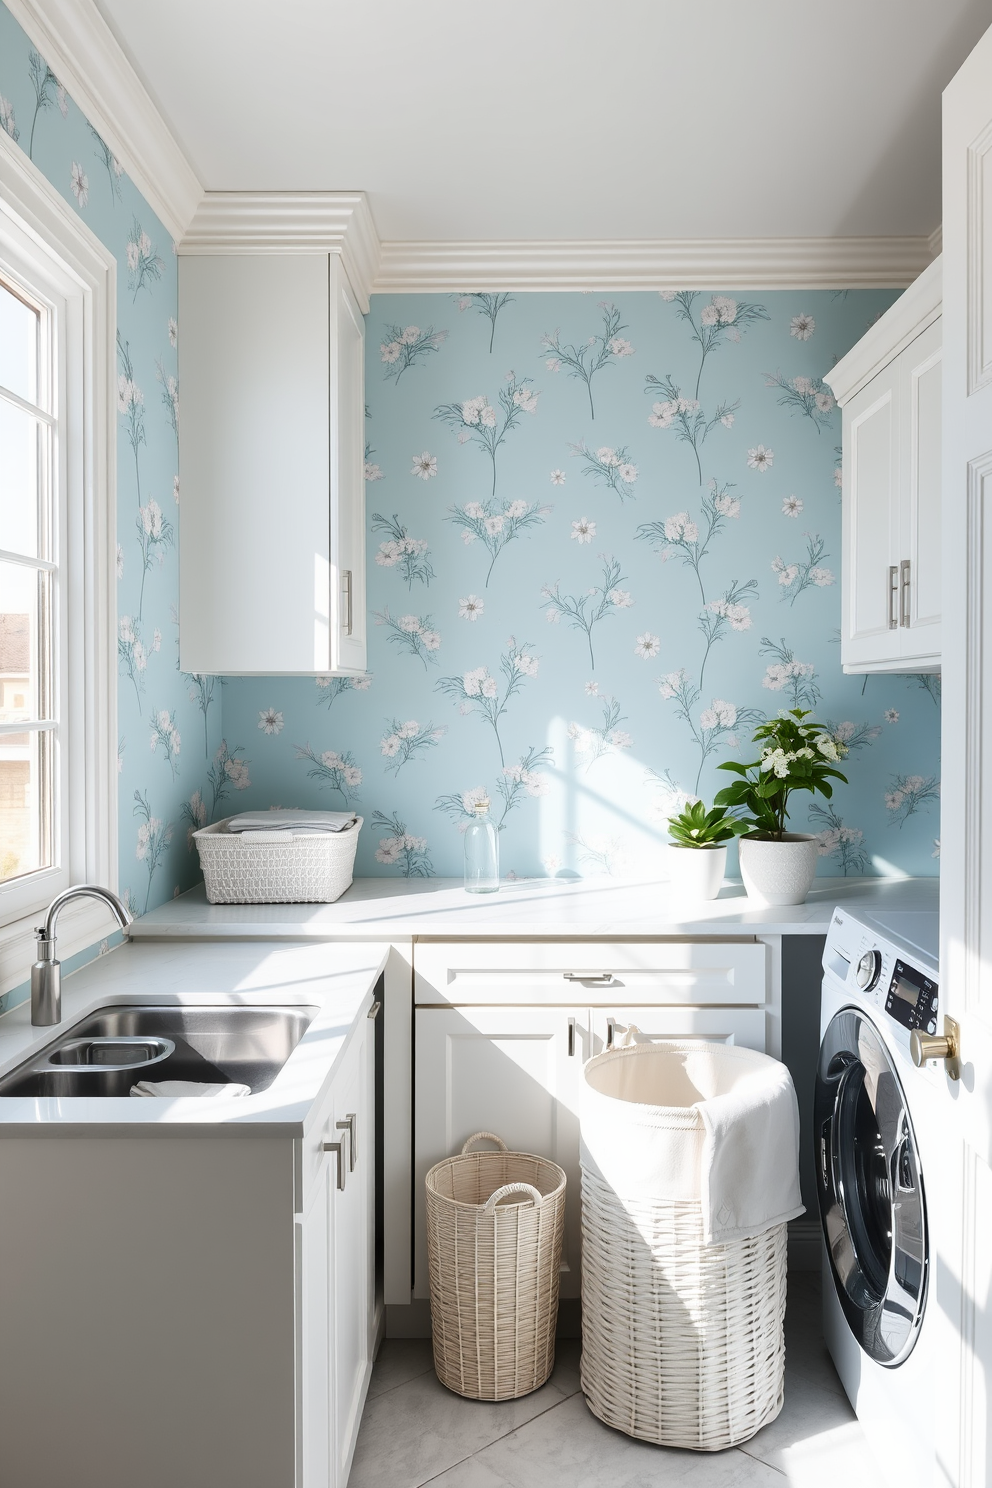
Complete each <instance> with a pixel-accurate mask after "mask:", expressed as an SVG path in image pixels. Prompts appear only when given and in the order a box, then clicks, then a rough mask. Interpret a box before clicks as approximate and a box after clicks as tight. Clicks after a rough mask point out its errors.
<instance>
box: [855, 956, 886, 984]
mask: <svg viewBox="0 0 992 1488" xmlns="http://www.w3.org/2000/svg"><path fill="white" fill-rule="evenodd" d="M881 971H882V953H881V951H865V953H864V955H863V956H862V957H861V960H860V961H859V962H858V967H857V970H856V971H855V973H854V980H855V981H856V982H857V984H858V986H859V987H860V988H861V990H862V992H870V991H871V989H872V987H874V985H875V983H876V982H877V981H878V978H879V976H880V974H881Z"/></svg>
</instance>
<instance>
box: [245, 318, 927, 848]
mask: <svg viewBox="0 0 992 1488" xmlns="http://www.w3.org/2000/svg"><path fill="white" fill-rule="evenodd" d="M894 298H895V292H879V291H850V292H841V293H828V292H823V291H820V292H815V293H809V292H795V293H794V292H788V293H785V292H776V293H768V294H764V293H761V294H758V293H755V294H749V295H746V296H745V295H729V294H723V293H720V292H719V291H718V290H715V291H713V292H706V293H690V292H679V293H666V294H660V295H659V294H647V293H633V294H626V293H625V294H618V295H614V296H610V297H602V298H597V297H596V296H592V295H583V294H537V293H532V294H516V295H511V294H498V295H497V294H465V295H420V296H373V300H372V309H371V314H370V316H369V319H368V341H367V378H366V400H367V430H368V444H367V452H366V482H367V486H366V490H367V498H368V533H369V554H370V564H369V568H370V572H369V594H370V601H369V603H370V610H371V613H370V621H371V625H370V642H369V675H368V676H366V677H362V678H355V679H353V678H327V677H318V678H316V679H315V681H314V682H308V681H304V680H301V679H288V678H271V679H261V680H260V679H258V678H250V679H249V678H244V679H237V678H232V679H228V682H227V684H226V686H225V689H224V733H225V736H226V738H227V739H228V740H231V741H235V740H236V741H237V743H238V745H239V749H242V750H243V751H244V752H245V753H246V754H247V755H250V757H251V780H252V784H251V787H250V788H249V789H248V790H247V791H246V795H245V798H244V801H245V804H246V805H251V806H268V805H276V804H278V805H296V804H299V805H308V806H319V805H324V806H327V807H340V806H345V805H347V806H352V807H354V808H355V809H356V810H358V811H360V812H361V813H362V815H363V817H364V819H365V829H364V832H363V835H362V839H361V842H360V846H359V856H358V864H357V870H356V871H357V872H358V873H361V874H376V873H385V874H389V875H394V876H395V875H405V876H416V877H424V876H430V875H432V874H435V873H436V874H441V875H458V874H460V872H461V840H460V836H459V830H458V829H459V828H460V827H464V825H465V824H466V823H467V821H468V820H469V819H470V816H471V811H472V807H473V805H474V803H475V802H476V801H477V800H479V799H480V798H481V797H485V796H487V797H488V798H489V799H490V801H491V802H492V812H493V816H494V819H495V821H496V822H497V824H498V826H499V828H500V834H501V835H500V841H501V854H502V868H503V871H504V873H508V874H511V875H519V876H525V875H530V874H548V873H550V874H562V875H569V874H574V873H579V874H591V873H593V874H600V873H614V874H622V873H627V872H644V871H647V872H657V870H658V868H659V864H660V862H661V858H660V848H661V846H662V844H663V842H664V841H665V838H666V832H665V828H664V819H665V817H666V816H667V815H668V814H669V812H670V811H671V810H672V808H673V806H676V805H678V804H679V803H680V802H681V801H683V800H684V799H685V798H686V796H687V795H695V794H697V793H700V794H703V795H705V796H707V797H710V796H712V794H713V792H714V791H715V790H716V789H717V788H718V787H719V786H720V785H721V784H723V782H724V780H725V778H726V777H724V776H719V775H717V773H716V767H717V765H718V764H719V763H720V761H721V760H723V759H726V758H728V757H746V756H747V755H748V753H749V743H748V741H749V738H750V732H751V730H752V729H753V727H754V725H755V724H756V723H757V722H758V721H759V720H761V719H762V718H764V717H766V716H767V715H769V714H770V713H774V712H775V711H776V710H777V709H779V708H790V707H804V708H810V709H813V710H814V711H815V713H816V715H817V717H818V718H819V719H820V720H822V721H823V722H824V723H825V724H826V726H827V727H828V728H829V729H830V731H831V732H832V733H833V734H834V735H835V736H836V737H837V738H838V739H841V740H843V741H844V742H845V743H846V745H847V747H848V749H849V751H850V752H849V755H848V759H847V764H846V766H845V769H846V772H847V773H848V775H849V776H850V785H849V786H847V787H841V788H840V789H839V790H838V792H837V794H836V796H835V797H834V798H833V800H832V801H830V802H828V803H825V804H824V803H819V802H818V803H815V804H811V802H810V801H805V800H804V799H803V798H802V797H800V798H799V804H798V808H797V810H796V811H795V812H794V814H793V818H792V823H791V825H792V826H793V828H794V829H795V830H798V831H811V832H815V833H816V834H817V835H818V836H819V838H820V847H821V871H822V872H824V873H829V874H860V873H886V872H891V871H904V872H908V873H920V874H933V873H935V872H936V871H937V862H936V853H937V851H938V848H937V838H938V836H939V827H938V811H939V800H938V791H939V785H938V774H939V769H938V759H937V751H938V737H939V681H938V679H935V678H931V677H925V678H919V677H903V676H887V677H871V678H868V679H865V678H863V677H845V676H844V675H843V674H842V673H841V670H840V658H839V625H840V590H839V566H840V490H839V480H840V448H839V446H840V416H839V411H838V410H837V408H836V407H835V404H834V399H833V396H832V394H831V393H830V389H829V388H828V387H827V386H826V384H825V383H824V381H823V375H824V373H825V372H827V371H828V370H829V368H830V367H831V366H832V365H833V363H834V362H835V361H836V359H837V358H838V357H840V356H842V355H843V354H844V353H845V352H846V351H847V350H848V349H849V348H850V346H852V345H853V343H854V342H855V341H856V340H857V339H858V338H859V337H860V336H861V335H862V334H863V332H864V331H865V329H866V328H867V326H868V325H869V324H871V322H872V321H873V320H875V319H876V318H877V316H878V315H879V314H880V313H881V312H882V311H883V310H884V309H885V308H886V307H887V306H888V305H889V304H890V303H891V302H892V300H893V299H894Z"/></svg>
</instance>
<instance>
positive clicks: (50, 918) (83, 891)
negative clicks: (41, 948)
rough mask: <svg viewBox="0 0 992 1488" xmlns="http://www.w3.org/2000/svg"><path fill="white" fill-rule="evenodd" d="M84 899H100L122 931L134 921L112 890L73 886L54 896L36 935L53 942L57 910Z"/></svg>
mask: <svg viewBox="0 0 992 1488" xmlns="http://www.w3.org/2000/svg"><path fill="white" fill-rule="evenodd" d="M86 897H89V898H91V899H102V900H103V902H104V903H105V904H107V905H109V907H110V909H111V910H112V911H113V913H114V916H115V918H116V920H117V923H118V925H120V927H121V929H122V930H126V929H127V927H128V925H130V924H131V922H132V920H133V919H134V916H133V915H132V914H131V912H130V911H129V909H128V907H127V905H126V904H125V903H124V902H123V900H121V899H118V897H117V895H116V894H115V893H114V891H113V890H112V889H105V888H103V887H102V886H101V885H100V884H74V885H73V887H72V888H71V889H64V890H63V891H62V893H61V894H56V896H55V898H54V899H53V900H52V902H51V904H50V905H49V906H48V913H47V914H46V915H45V924H44V928H43V929H39V931H38V934H39V935H44V937H45V939H46V940H52V941H54V939H55V922H56V920H57V919H58V916H59V910H60V909H61V908H62V906H63V905H64V904H68V903H69V901H70V900H72V899H84V898H86Z"/></svg>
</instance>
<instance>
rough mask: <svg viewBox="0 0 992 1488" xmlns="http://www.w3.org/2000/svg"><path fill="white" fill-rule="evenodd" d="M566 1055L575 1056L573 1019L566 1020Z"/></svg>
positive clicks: (570, 1057) (571, 1057) (572, 1057)
mask: <svg viewBox="0 0 992 1488" xmlns="http://www.w3.org/2000/svg"><path fill="white" fill-rule="evenodd" d="M568 1057H569V1059H574V1058H575V1019H574V1018H569V1020H568Z"/></svg>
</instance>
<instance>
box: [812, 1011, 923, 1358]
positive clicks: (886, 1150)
mask: <svg viewBox="0 0 992 1488" xmlns="http://www.w3.org/2000/svg"><path fill="white" fill-rule="evenodd" d="M813 1116H814V1127H813V1130H814V1137H815V1142H816V1154H815V1155H816V1187H817V1198H818V1200H819V1207H820V1222H821V1224H822V1227H823V1236H824V1240H825V1242H826V1247H827V1254H828V1256H829V1258H830V1269H831V1272H832V1275H833V1280H834V1285H835V1287H836V1289H837V1295H838V1297H839V1298H840V1303H841V1306H842V1308H843V1309H844V1314H845V1316H846V1318H847V1321H848V1324H849V1325H850V1328H851V1331H852V1332H853V1334H854V1336H855V1337H856V1338H857V1340H858V1343H859V1344H860V1345H861V1347H862V1348H863V1349H864V1351H865V1353H866V1354H868V1356H869V1357H870V1358H872V1359H874V1360H875V1361H876V1362H877V1363H879V1364H882V1365H884V1366H886V1367H888V1368H894V1367H895V1366H896V1365H899V1364H902V1363H903V1362H904V1360H906V1359H907V1358H908V1357H909V1355H910V1353H911V1352H912V1350H913V1346H914V1344H915V1343H916V1339H917V1337H918V1335H919V1330H920V1324H921V1323H922V1321H923V1311H924V1308H925V1307H926V1300H927V1275H928V1267H929V1254H928V1245H927V1209H926V1198H925V1195H924V1191H923V1175H922V1173H921V1172H920V1161H919V1155H918V1152H917V1147H916V1138H915V1136H914V1133H913V1126H912V1122H911V1121H910V1118H909V1112H908V1110H907V1108H906V1099H905V1095H904V1093H903V1088H902V1083H901V1081H900V1079H899V1076H898V1074H897V1072H896V1069H895V1067H894V1065H893V1062H892V1060H891V1058H890V1056H889V1053H888V1051H887V1049H886V1047H885V1044H884V1043H883V1041H882V1038H881V1036H880V1035H879V1033H878V1031H877V1029H876V1028H875V1026H874V1024H873V1023H872V1022H871V1020H870V1019H868V1018H866V1017H864V1016H863V1015H862V1014H861V1013H860V1012H859V1011H858V1009H857V1008H853V1007H852V1008H844V1009H842V1010H841V1011H840V1012H839V1013H837V1014H836V1015H835V1017H833V1018H832V1019H831V1021H830V1023H829V1025H828V1027H827V1030H826V1032H825V1034H824V1036H823V1042H822V1044H821V1046H820V1058H819V1062H818V1065H817V1072H816V1094H815V1097H814V1112H813Z"/></svg>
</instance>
